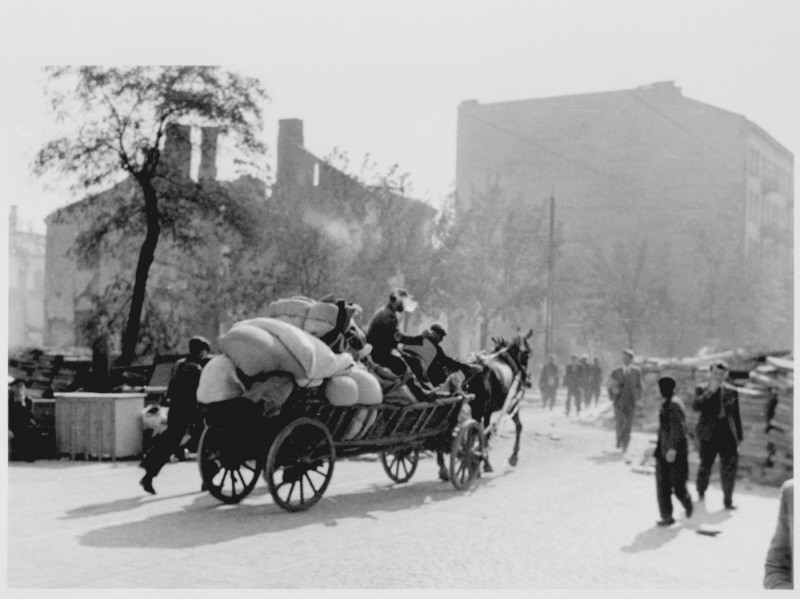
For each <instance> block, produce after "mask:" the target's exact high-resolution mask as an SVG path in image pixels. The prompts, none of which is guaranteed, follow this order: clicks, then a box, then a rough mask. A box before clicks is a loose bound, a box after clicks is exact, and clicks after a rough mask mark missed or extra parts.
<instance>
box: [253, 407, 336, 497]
mask: <svg viewBox="0 0 800 599" xmlns="http://www.w3.org/2000/svg"><path fill="white" fill-rule="evenodd" d="M335 460H336V454H335V451H334V447H333V438H332V437H331V434H330V432H329V431H328V429H327V428H326V427H325V426H323V425H322V424H321V423H320V422H318V421H317V420H313V419H311V418H298V419H297V420H295V421H293V422H291V423H290V424H289V425H287V426H286V427H285V428H284V429H283V430H282V431H281V432H280V433H278V436H277V437H276V438H275V441H274V442H273V443H272V447H270V449H269V454H268V455H267V465H266V468H264V477H265V478H266V479H267V486H268V487H269V492H270V494H271V495H272V498H273V499H274V500H275V503H277V504H278V505H279V506H281V507H282V508H283V509H285V510H287V511H289V512H302V511H303V510H307V509H308V508H310V507H311V506H312V505H314V504H315V503H317V501H319V500H320V499H321V498H322V495H323V494H324V493H325V489H326V488H327V487H328V483H329V482H330V481H331V476H333V463H334V461H335Z"/></svg>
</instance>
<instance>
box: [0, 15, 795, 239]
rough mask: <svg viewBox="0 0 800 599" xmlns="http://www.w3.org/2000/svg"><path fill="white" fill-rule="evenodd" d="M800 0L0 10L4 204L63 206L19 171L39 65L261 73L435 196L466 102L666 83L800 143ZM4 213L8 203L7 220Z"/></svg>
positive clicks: (345, 139) (293, 102)
mask: <svg viewBox="0 0 800 599" xmlns="http://www.w3.org/2000/svg"><path fill="white" fill-rule="evenodd" d="M799 17H800V2H797V1H795V0H783V1H781V0H771V1H769V2H764V1H763V0H762V1H750V0H726V1H719V2H704V1H698V0H692V1H682V0H680V1H678V0H670V1H664V2H648V1H644V0H635V1H623V0H594V1H590V0H581V1H577V0H558V1H541V0H540V1H536V0H532V1H527V2H511V1H498V0H494V1H492V2H470V1H467V0H458V1H442V0H427V1H420V2H403V1H397V0H396V1H393V2H382V1H376V0H371V1H363V2H356V1H349V2H348V1H340V0H328V1H325V2H323V1H306V2H303V1H298V0H293V1H286V2H275V1H270V0H261V1H258V2H257V1H239V2H237V1H235V0H229V1H227V2H211V1H202V0H194V1H175V0H171V1H169V2H152V1H150V0H147V1H137V2H116V1H109V0H102V1H101V0H98V1H91V2H89V1H75V0H71V1H69V2H64V1H61V2H55V1H47V2H42V1H36V0H25V1H18V0H5V1H4V2H3V3H0V52H1V53H0V56H2V58H1V59H0V61H2V67H3V70H4V72H3V75H4V77H3V79H2V81H3V83H2V89H3V94H2V112H1V113H0V118H1V119H2V123H3V132H4V135H3V139H2V146H1V147H2V154H0V163H2V171H0V174H2V177H3V185H2V188H1V189H2V191H0V194H2V199H3V204H4V206H7V205H9V204H18V205H19V206H20V208H19V210H20V213H21V216H22V218H23V219H26V220H32V221H34V222H35V225H34V226H35V227H36V228H37V229H38V230H42V231H43V230H44V226H43V224H40V223H41V220H42V219H43V218H44V216H45V215H46V214H47V213H49V212H50V211H52V210H54V209H55V208H58V207H60V206H63V205H65V204H66V203H69V202H70V201H74V199H77V198H73V197H72V196H70V195H69V192H68V190H67V189H66V188H65V189H61V190H58V189H56V190H49V191H48V190H45V189H43V188H42V185H41V183H40V182H38V181H36V180H34V179H32V177H31V176H30V174H29V170H28V167H29V163H30V160H31V158H32V157H33V155H34V153H35V150H36V148H37V147H38V146H39V145H41V143H42V142H43V141H44V140H45V139H46V138H47V135H48V130H49V128H50V127H51V126H52V121H51V120H50V119H51V117H50V115H49V114H48V112H47V109H46V105H45V103H44V100H43V95H42V92H41V85H42V79H41V74H40V68H41V66H42V65H45V64H157V63H160V64H219V65H222V66H225V67H228V68H232V69H236V70H239V71H240V72H242V73H245V74H248V75H252V76H256V77H258V78H259V79H261V81H262V82H263V84H264V86H265V87H266V89H267V90H268V92H269V94H270V96H271V98H272V101H271V102H270V104H268V105H267V106H266V108H265V119H266V125H267V127H266V130H265V132H264V135H265V139H266V141H267V143H268V144H269V146H270V150H271V159H272V160H274V148H275V136H276V129H277V127H276V124H277V121H278V119H281V118H300V119H302V120H303V121H304V122H305V145H306V147H307V148H308V149H309V150H310V151H311V152H313V153H315V154H317V155H318V156H325V155H327V154H328V153H329V152H330V151H331V150H332V149H333V148H334V147H338V148H340V149H341V150H344V151H345V152H347V153H348V154H349V156H350V158H351V160H352V162H353V163H359V162H360V161H361V159H362V158H363V156H364V154H366V153H369V154H370V155H371V157H372V159H373V160H374V161H376V162H377V164H378V165H379V166H380V167H382V168H383V169H384V170H385V169H388V168H389V167H390V166H391V165H393V164H398V165H399V167H400V169H401V170H402V171H405V172H408V173H409V174H410V177H411V182H412V184H413V188H414V193H413V195H415V196H416V197H418V198H421V199H425V200H429V201H432V202H438V201H440V200H441V198H442V197H443V196H445V195H446V194H447V193H448V192H449V191H450V190H451V189H452V187H453V185H454V180H455V160H456V156H455V149H456V116H457V109H458V105H459V103H460V102H461V101H463V100H468V99H477V100H479V101H481V102H493V101H503V100H517V99H525V98H537V97H547V96H558V95H567V94H580V93H590V92H598V91H611V90H619V89H631V88H634V87H637V86H640V85H645V84H648V83H652V82H654V81H674V82H675V84H676V85H677V86H678V87H681V88H682V90H683V93H684V95H685V96H687V97H690V98H693V99H696V100H699V101H702V102H706V103H709V104H712V105H714V106H718V107H721V108H725V109H727V110H730V111H732V112H736V113H740V114H743V115H744V116H746V117H747V118H748V119H750V120H751V121H753V122H755V123H757V124H758V125H760V126H761V127H763V128H764V129H766V130H767V131H768V132H769V133H770V134H772V136H773V137H775V138H776V139H777V140H778V141H779V142H781V143H782V144H784V145H785V146H786V147H788V148H789V149H790V150H792V151H793V152H796V151H797V149H798V148H800V111H799V110H798V106H800V69H799V68H798V58H800V40H798V37H799V36H798V31H797V29H798V23H800V18H799ZM5 210H7V208H5Z"/></svg>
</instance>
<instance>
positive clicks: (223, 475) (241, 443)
mask: <svg viewBox="0 0 800 599" xmlns="http://www.w3.org/2000/svg"><path fill="white" fill-rule="evenodd" d="M251 449H252V448H248V444H247V442H246V440H243V439H242V437H241V436H237V435H235V434H234V433H233V432H230V431H225V430H222V429H217V428H212V427H206V429H205V430H204V431H203V436H202V437H201V438H200V447H199V451H198V464H199V467H200V477H201V478H202V479H203V484H204V485H205V487H206V489H207V490H208V492H209V493H211V495H212V496H213V497H216V498H217V499H219V500H220V501H222V502H224V503H238V502H239V501H241V500H242V499H243V498H244V497H246V496H247V495H248V494H249V493H250V492H251V491H252V490H253V488H254V487H255V486H256V483H257V482H258V475H259V472H260V471H261V466H260V464H259V459H258V457H257V452H254V451H251Z"/></svg>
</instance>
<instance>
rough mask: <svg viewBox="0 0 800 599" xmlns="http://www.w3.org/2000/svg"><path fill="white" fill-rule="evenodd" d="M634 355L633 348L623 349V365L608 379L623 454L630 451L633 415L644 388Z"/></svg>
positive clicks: (618, 443)
mask: <svg viewBox="0 0 800 599" xmlns="http://www.w3.org/2000/svg"><path fill="white" fill-rule="evenodd" d="M633 355H634V354H633V350H631V349H624V350H622V365H621V366H618V367H616V368H615V369H614V370H612V371H611V375H610V377H609V379H608V397H609V399H611V401H612V403H613V404H614V419H615V421H616V429H617V449H621V450H622V453H623V454H625V453H626V452H627V451H628V444H629V443H630V441H631V427H632V426H633V415H634V413H635V411H636V404H637V403H639V401H640V400H641V398H642V390H643V389H644V385H643V382H642V371H641V370H639V369H638V368H636V367H635V366H633V365H632V362H633ZM626 461H629V459H627V458H626Z"/></svg>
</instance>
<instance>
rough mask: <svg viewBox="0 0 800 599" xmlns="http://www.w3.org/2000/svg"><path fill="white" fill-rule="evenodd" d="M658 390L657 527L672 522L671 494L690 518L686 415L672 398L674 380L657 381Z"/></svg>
mask: <svg viewBox="0 0 800 599" xmlns="http://www.w3.org/2000/svg"><path fill="white" fill-rule="evenodd" d="M658 390H659V391H660V392H661V397H662V398H663V399H664V403H663V404H662V406H661V411H660V412H659V414H658V441H657V443H656V451H655V458H656V497H657V498H658V510H659V512H661V520H659V521H658V525H659V526H669V525H671V524H674V523H675V519H674V518H673V517H672V494H673V493H675V497H677V498H678V501H680V502H681V504H682V505H683V508H684V509H685V510H686V517H687V518H691V517H692V509H693V506H692V497H691V496H690V495H689V491H687V490H686V481H687V479H688V478H689V444H688V442H687V438H686V414H685V412H684V410H683V402H682V401H681V400H680V398H679V397H676V396H674V392H675V379H673V378H672V377H669V376H665V377H662V378H660V379H659V380H658Z"/></svg>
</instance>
